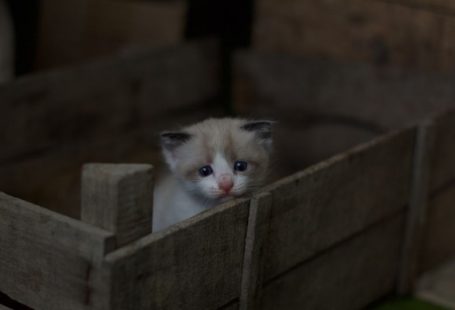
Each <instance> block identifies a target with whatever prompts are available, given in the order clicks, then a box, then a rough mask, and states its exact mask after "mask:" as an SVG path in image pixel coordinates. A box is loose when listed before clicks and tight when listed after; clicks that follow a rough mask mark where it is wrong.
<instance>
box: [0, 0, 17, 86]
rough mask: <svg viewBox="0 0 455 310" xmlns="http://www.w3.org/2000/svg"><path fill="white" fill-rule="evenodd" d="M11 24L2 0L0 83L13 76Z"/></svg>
mask: <svg viewBox="0 0 455 310" xmlns="http://www.w3.org/2000/svg"><path fill="white" fill-rule="evenodd" d="M13 54H14V42H13V24H12V22H11V18H10V14H9V11H8V8H7V6H6V2H5V1H4V0H0V83H2V82H6V81H8V80H10V79H11V78H12V77H13V74H14V56H13Z"/></svg>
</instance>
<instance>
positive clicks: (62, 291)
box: [0, 193, 115, 310]
mask: <svg viewBox="0 0 455 310" xmlns="http://www.w3.org/2000/svg"><path fill="white" fill-rule="evenodd" d="M114 246H115V242H114V238H113V236H112V234H111V233H109V232H107V231H104V230H101V229H98V228H96V227H93V226H91V225H88V224H84V223H81V222H78V221H76V220H73V219H71V218H68V217H65V216H63V215H59V214H57V213H54V212H51V211H49V210H46V209H43V208H41V207H38V206H36V205H32V204H30V203H27V202H25V201H22V200H19V199H16V198H13V197H11V196H8V195H6V194H3V193H0V248H1V249H2V251H0V274H1V275H2V281H0V291H1V292H3V293H5V294H6V295H8V296H10V297H11V298H12V299H14V300H17V301H18V302H20V303H22V304H25V305H27V306H30V307H32V308H33V309H56V310H57V309H96V308H97V307H95V306H94V305H95V304H97V300H102V299H104V298H106V294H108V291H107V283H104V284H103V282H102V281H100V278H99V277H98V276H97V268H96V266H97V265H98V264H100V262H101V260H102V259H103V257H104V255H105V254H106V253H108V252H109V251H111V250H113V249H114ZM98 306H100V304H98ZM101 306H102V305H101ZM92 307H93V308H92ZM101 308H103V307H101ZM98 309H100V308H98Z"/></svg>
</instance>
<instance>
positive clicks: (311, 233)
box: [264, 129, 415, 281]
mask: <svg viewBox="0 0 455 310" xmlns="http://www.w3.org/2000/svg"><path fill="white" fill-rule="evenodd" d="M414 137H415V131H414V130H412V129H409V130H403V131H399V132H397V133H394V134H389V135H387V136H384V137H382V138H380V139H377V140H373V141H371V142H369V143H367V144H364V145H362V146H359V147H357V148H356V149H353V150H351V151H349V152H346V153H344V154H341V155H338V156H336V157H334V158H332V159H330V160H328V161H325V162H322V163H320V164H318V165H315V166H313V167H310V168H309V169H307V170H305V171H303V172H299V173H297V174H295V175H292V176H290V177H288V178H284V179H282V180H280V181H278V182H275V183H274V184H272V185H271V186H269V187H267V188H266V190H267V191H269V192H270V193H271V194H272V210H271V223H270V231H269V233H268V236H269V240H268V242H266V245H265V250H264V255H265V257H264V259H265V277H266V279H265V280H266V281H267V280H268V279H271V278H273V277H276V276H278V275H280V274H281V273H283V272H286V271H287V270H289V269H291V268H293V267H294V266H296V265H298V264H300V263H302V262H303V261H305V260H308V259H310V258H311V257H312V256H314V255H316V254H317V253H319V252H320V251H323V250H324V249H326V248H328V247H330V246H331V245H333V244H335V243H337V242H340V241H341V240H344V239H346V238H349V237H350V236H352V235H354V234H356V233H361V232H362V231H363V230H365V229H367V228H368V227H369V226H370V225H372V224H374V223H375V222H378V221H381V220H382V219H383V218H385V217H387V216H390V215H392V214H396V213H397V212H400V211H401V210H404V207H405V205H407V204H408V199H409V193H410V179H411V169H412V160H413V146H414Z"/></svg>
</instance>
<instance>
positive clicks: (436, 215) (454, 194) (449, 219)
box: [420, 187, 455, 272]
mask: <svg viewBox="0 0 455 310" xmlns="http://www.w3.org/2000/svg"><path fill="white" fill-rule="evenodd" d="M454 202H455V187H451V188H450V189H448V190H445V191H443V192H440V193H439V194H437V195H436V196H433V197H430V201H429V204H428V211H427V225H426V229H425V236H424V240H423V242H424V243H423V251H422V258H421V264H420V271H421V272H425V271H428V270H430V269H432V268H436V267H437V266H438V265H440V264H442V263H445V262H447V261H448V260H450V259H454V258H455V225H454V219H455V207H454Z"/></svg>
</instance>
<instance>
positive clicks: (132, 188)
mask: <svg viewBox="0 0 455 310" xmlns="http://www.w3.org/2000/svg"><path fill="white" fill-rule="evenodd" d="M152 171H153V170H152V166H151V165H146V164H86V165H84V167H83V172H82V210H81V220H82V221H84V222H86V223H89V224H92V225H94V226H97V227H100V228H102V229H105V230H107V231H110V232H112V233H113V234H115V240H116V243H117V246H118V247H120V246H123V245H125V244H127V243H130V242H132V241H135V240H137V239H139V238H141V237H144V236H146V235H148V234H151V233H152V214H153V175H152Z"/></svg>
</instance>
